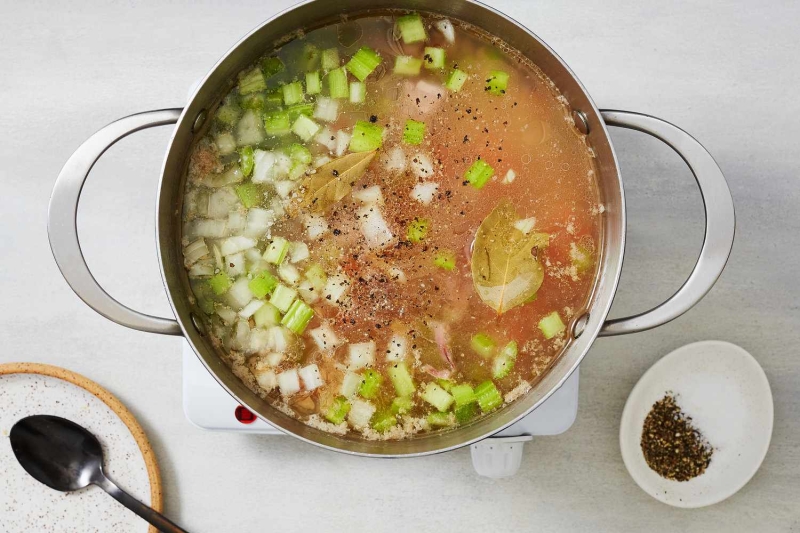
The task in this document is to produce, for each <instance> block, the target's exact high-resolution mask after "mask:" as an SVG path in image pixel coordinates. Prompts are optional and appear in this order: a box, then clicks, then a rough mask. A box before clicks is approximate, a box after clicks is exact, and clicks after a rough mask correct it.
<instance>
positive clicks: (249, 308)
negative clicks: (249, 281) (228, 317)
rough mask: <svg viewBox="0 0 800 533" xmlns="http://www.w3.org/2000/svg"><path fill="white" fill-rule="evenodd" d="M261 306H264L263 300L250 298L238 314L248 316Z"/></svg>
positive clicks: (243, 316)
mask: <svg viewBox="0 0 800 533" xmlns="http://www.w3.org/2000/svg"><path fill="white" fill-rule="evenodd" d="M262 307H264V301H263V300H252V301H250V303H248V304H247V305H245V306H244V307H243V308H242V310H241V311H239V316H240V317H242V318H250V317H251V316H253V315H254V314H255V313H256V311H258V310H259V309H261V308H262Z"/></svg>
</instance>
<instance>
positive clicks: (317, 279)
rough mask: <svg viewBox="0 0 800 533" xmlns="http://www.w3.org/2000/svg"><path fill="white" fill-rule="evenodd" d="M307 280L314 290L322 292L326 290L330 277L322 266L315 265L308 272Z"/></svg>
mask: <svg viewBox="0 0 800 533" xmlns="http://www.w3.org/2000/svg"><path fill="white" fill-rule="evenodd" d="M306 279H307V280H308V281H310V282H311V285H313V286H314V289H316V290H318V291H322V290H323V289H324V288H325V284H326V283H327V282H328V275H327V274H325V271H324V270H323V269H322V267H321V266H319V265H318V264H316V263H314V264H313V265H311V266H310V267H308V270H306Z"/></svg>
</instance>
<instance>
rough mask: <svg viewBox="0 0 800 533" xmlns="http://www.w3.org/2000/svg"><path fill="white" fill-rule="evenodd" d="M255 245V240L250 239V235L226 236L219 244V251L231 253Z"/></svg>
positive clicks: (226, 253)
mask: <svg viewBox="0 0 800 533" xmlns="http://www.w3.org/2000/svg"><path fill="white" fill-rule="evenodd" d="M255 245H256V240H255V239H251V238H250V237H242V236H237V237H228V238H227V239H225V240H224V241H222V243H220V245H219V251H220V252H222V255H226V256H227V255H233V254H235V253H237V252H243V251H245V250H247V249H249V248H253V247H255Z"/></svg>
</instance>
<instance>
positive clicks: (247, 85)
mask: <svg viewBox="0 0 800 533" xmlns="http://www.w3.org/2000/svg"><path fill="white" fill-rule="evenodd" d="M266 88H267V84H266V82H265V81H264V75H263V74H262V73H261V71H260V70H258V69H257V68H254V69H252V70H250V71H248V72H244V73H242V74H240V75H239V94H241V95H246V94H250V93H257V92H259V91H263V90H264V89H266Z"/></svg>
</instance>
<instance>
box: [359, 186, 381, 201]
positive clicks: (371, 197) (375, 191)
mask: <svg viewBox="0 0 800 533" xmlns="http://www.w3.org/2000/svg"><path fill="white" fill-rule="evenodd" d="M353 198H355V199H356V200H358V201H359V202H363V203H365V204H378V205H383V193H381V188H380V186H378V185H373V186H372V187H367V188H366V189H357V190H356V191H354V192H353Z"/></svg>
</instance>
